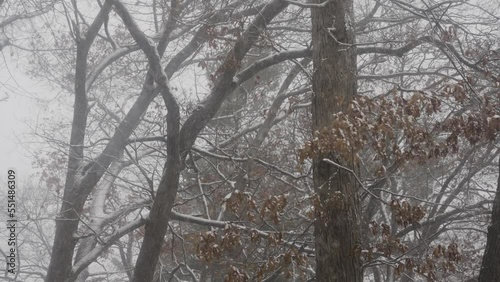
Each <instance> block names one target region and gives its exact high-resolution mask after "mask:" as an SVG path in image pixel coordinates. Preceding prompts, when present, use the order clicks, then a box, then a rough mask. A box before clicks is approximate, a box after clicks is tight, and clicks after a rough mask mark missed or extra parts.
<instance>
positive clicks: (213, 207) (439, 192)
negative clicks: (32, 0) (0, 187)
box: [4, 0, 498, 281]
mask: <svg viewBox="0 0 500 282" xmlns="http://www.w3.org/2000/svg"><path fill="white" fill-rule="evenodd" d="M153 2H154V3H148V4H144V3H141V2H137V3H136V2H123V5H124V9H122V12H121V13H120V14H116V12H113V11H111V12H109V13H106V11H110V10H111V9H110V6H112V5H113V3H115V2H114V1H110V2H104V3H103V2H101V3H99V2H92V1H89V2H78V3H75V2H72V1H67V2H59V4H58V5H56V6H54V9H51V10H50V12H51V14H50V15H51V17H36V18H33V21H34V23H37V25H38V26H41V27H42V28H40V29H36V30H33V32H34V33H35V34H38V35H37V36H33V37H29V38H25V39H26V41H24V42H25V43H24V45H22V46H21V47H23V48H24V49H25V50H26V51H23V52H27V53H23V54H28V55H27V58H29V59H30V61H31V62H32V64H31V65H30V66H29V69H28V71H29V73H30V74H31V75H33V76H34V77H36V78H38V79H43V80H45V81H50V82H52V83H53V85H54V87H57V90H55V92H57V91H61V92H60V93H61V95H59V96H58V97H57V99H54V100H53V104H52V105H51V106H52V108H50V109H47V110H46V111H45V112H44V113H42V114H41V115H40V116H39V117H38V122H37V123H36V124H37V126H36V127H35V126H34V129H35V134H36V135H37V136H36V137H37V138H40V139H38V140H43V141H44V142H45V143H46V144H48V145H49V146H47V147H48V148H46V149H45V150H46V151H49V152H48V154H47V157H46V158H48V159H49V160H53V161H42V159H43V158H44V156H43V155H42V154H38V155H39V159H40V161H39V162H38V163H39V165H40V166H41V168H42V169H45V172H46V174H45V175H44V174H43V173H42V174H41V178H42V180H43V182H42V183H46V184H44V185H46V186H47V188H48V191H50V193H52V194H51V196H52V197H54V198H58V197H59V199H60V197H61V196H62V195H63V194H64V193H66V194H67V195H66V196H64V197H65V199H66V200H68V199H70V200H71V201H73V202H72V206H71V205H70V204H69V203H68V202H63V201H62V199H60V200H59V202H58V203H57V204H54V203H53V202H52V201H47V203H48V205H50V210H49V213H47V214H50V212H51V211H53V210H61V209H60V208H61V205H66V206H65V208H64V209H62V211H63V213H62V215H64V216H67V217H68V218H69V219H71V220H72V221H73V223H71V224H70V223H69V222H68V223H62V221H61V222H60V223H59V224H60V225H61V226H62V225H65V224H66V225H71V226H70V227H71V228H73V230H72V231H71V232H69V231H68V232H67V233H65V235H64V236H65V238H71V240H72V241H69V244H68V246H70V247H74V248H73V249H71V248H67V249H60V250H61V251H64V252H73V254H74V256H73V257H74V259H73V261H71V259H68V260H66V261H64V263H65V269H64V271H69V272H67V273H66V274H64V273H60V274H57V275H60V276H59V277H61V279H68V280H74V279H79V280H80V281H84V280H90V279H95V280H99V279H101V280H109V281H112V280H117V281H123V280H127V279H128V280H132V279H133V276H134V270H133V269H134V266H135V262H136V260H137V257H138V254H139V251H140V247H141V244H142V242H143V241H144V240H145V233H146V232H149V233H151V231H152V230H149V231H146V230H145V228H144V226H145V224H146V220H145V218H148V217H149V215H150V210H151V208H152V205H153V201H157V200H158V199H159V198H158V195H159V194H158V193H159V192H158V191H159V190H158V189H159V188H158V187H159V184H160V183H162V185H163V184H165V183H166V182H165V181H166V180H168V179H167V178H165V177H164V173H165V172H166V171H164V167H165V162H166V160H167V158H168V157H169V156H174V154H175V153H176V152H175V150H174V152H173V153H172V152H170V151H168V148H172V147H169V146H170V145H167V140H169V138H170V140H171V141H172V138H171V137H168V136H167V135H169V134H171V133H168V132H171V131H170V130H171V129H172V125H174V127H175V123H176V122H175V120H172V118H171V117H172V115H171V113H172V112H175V107H174V108H171V109H168V107H167V106H173V105H175V103H173V102H172V103H170V102H167V103H165V101H164V100H163V97H165V98H168V97H169V95H168V91H165V85H164V84H163V82H162V81H163V80H162V79H163V76H162V75H161V71H160V70H159V67H158V63H160V64H161V65H163V67H162V68H163V71H164V72H165V75H166V77H168V84H169V85H168V86H169V87H170V92H171V93H172V96H174V97H175V100H176V104H177V105H178V106H179V119H180V121H179V125H180V126H181V128H184V130H182V129H181V130H180V137H181V138H184V139H182V140H184V141H181V142H180V145H179V146H180V147H182V148H185V149H183V150H180V151H179V154H180V159H181V160H182V161H181V162H180V169H179V185H178V188H177V189H178V190H177V193H176V195H175V197H170V198H169V200H170V201H173V204H172V205H173V208H172V212H171V213H170V214H169V221H168V224H167V223H166V221H165V224H166V225H165V226H163V227H162V228H165V229H166V234H165V236H162V235H161V232H159V233H158V234H157V235H158V237H161V238H162V239H163V242H162V243H163V247H161V248H159V247H158V248H157V249H156V250H157V251H158V252H159V259H158V262H157V263H156V264H155V265H153V263H151V264H150V265H148V267H154V266H156V269H157V270H156V271H155V272H154V275H153V274H152V275H153V276H154V277H153V279H154V280H156V281H164V280H167V281H168V280H170V279H171V280H174V281H175V280H178V281H181V280H184V281H186V280H189V281H220V280H223V279H228V280H240V281H244V280H245V279H247V280H249V279H255V280H259V279H262V280H265V279H267V280H272V279H296V280H301V279H302V280H306V279H311V278H313V277H314V276H315V275H316V271H315V268H316V263H315V257H314V254H315V247H314V245H315V244H314V234H313V228H312V226H313V222H314V221H313V218H314V207H315V204H317V203H318V201H316V199H317V198H316V197H315V196H314V195H315V193H314V189H313V180H312V175H311V166H312V162H311V161H310V158H309V157H314V154H313V153H311V152H309V151H308V150H309V149H308V148H310V146H315V145H316V143H315V142H316V141H315V139H314V138H312V135H311V126H312V125H311V123H312V118H311V114H310V110H311V109H310V108H311V106H312V105H311V98H312V97H311V96H312V95H311V85H312V80H311V79H312V77H313V76H314V74H315V67H313V66H312V65H313V64H311V63H310V60H311V56H312V50H311V49H310V48H309V46H311V40H312V37H311V9H313V10H315V9H321V7H320V8H318V7H314V5H313V6H311V5H310V4H304V3H300V2H294V1H288V2H285V1H255V2H251V3H249V2H248V1H197V0H193V1H182V2H180V3H178V2H177V1H174V2H172V1H166V2H165V1H153ZM82 3H85V4H88V5H87V6H85V7H84V6H82V5H83V4H82ZM101 4H102V5H101ZM118 4H119V3H118ZM266 4H270V5H278V6H280V5H285V6H287V7H286V8H284V9H281V10H279V11H278V10H276V13H277V14H276V15H275V16H274V18H273V19H272V20H271V18H266V19H265V21H264V22H265V23H266V28H265V29H263V28H262V27H263V25H262V24H263V22H262V20H263V18H261V16H259V15H263V13H262V12H263V11H264V10H263V9H265V8H264V7H265V5H266ZM317 5H319V6H323V5H327V4H326V3H324V4H317ZM328 5H330V4H328ZM495 5H498V3H496V2H495V1H492V2H491V3H484V4H483V5H482V6H481V7H478V6H474V5H473V4H471V3H467V2H463V1H451V2H450V1H447V2H443V3H441V2H439V3H430V2H425V1H420V2H415V1H414V2H413V3H406V2H405V3H403V2H401V1H379V2H374V1H366V2H365V1H355V2H354V9H353V10H354V13H355V24H354V29H355V32H356V36H357V40H356V45H355V47H356V48H353V47H354V46H350V48H347V47H349V46H346V50H349V51H350V50H351V49H356V55H357V61H358V63H357V68H358V69H357V72H358V75H357V79H358V95H357V97H356V99H354V101H353V102H352V103H351V105H350V106H348V105H347V104H348V103H346V104H344V105H343V106H344V107H342V111H339V112H338V113H336V114H335V115H334V116H333V117H331V120H330V125H329V126H327V125H325V126H326V127H327V129H326V130H323V131H320V135H319V136H317V137H318V139H317V140H323V139H322V138H321V137H322V136H324V137H325V138H326V139H325V141H331V140H335V141H336V142H333V143H332V142H325V143H323V144H322V146H323V148H324V149H325V151H328V152H337V153H338V152H344V151H347V152H352V154H351V155H352V156H353V159H356V160H357V163H358V164H359V170H355V169H353V172H355V175H356V177H358V178H359V181H358V184H359V187H358V188H361V189H359V190H358V191H359V193H360V195H359V198H360V200H361V204H362V206H361V210H360V216H359V221H360V226H361V228H362V232H361V233H362V235H363V237H362V240H361V246H360V247H361V248H360V250H359V251H360V252H361V260H362V267H363V270H364V276H365V277H366V278H367V279H372V280H376V281H383V280H386V281H396V280H404V279H408V280H409V279H413V280H419V279H428V280H432V279H434V280H439V281H446V279H450V280H451V279H455V280H465V278H470V277H474V276H477V273H478V270H479V261H480V257H481V252H482V249H481V248H482V247H483V246H484V238H485V230H486V226H487V224H488V214H490V213H491V210H490V205H491V203H492V198H493V197H492V195H493V194H492V192H493V191H494V190H495V187H494V185H492V183H493V182H494V181H495V179H496V178H497V173H498V168H497V164H496V161H495V158H497V156H498V150H497V148H496V130H497V129H496V128H497V127H496V126H497V118H496V116H495V115H496V112H497V110H496V104H497V97H496V93H497V89H498V85H497V84H496V76H495V74H496V73H498V71H497V70H498V68H497V65H496V64H495V62H496V61H495V60H496V58H497V57H496V56H497V55H496V53H495V50H496V49H495V48H496V47H495V45H494V44H493V43H494V42H495V40H496V36H497V34H496V33H495V32H496V31H495V29H494V28H493V27H494V26H495V25H494V24H493V23H495V22H496V18H495V17H494V14H490V13H489V12H490V11H495V9H496V8H497V6H495ZM273 7H277V6H273ZM485 7H487V9H486V8H485ZM268 9H270V8H268ZM116 10H117V11H118V9H116ZM127 11H128V13H129V14H130V17H127V16H126V13H127ZM267 11H270V10H267ZM268 15H269V14H268ZM259 17H260V18H259ZM122 18H125V19H123V20H122ZM130 18H132V19H133V20H134V21H135V22H136V23H137V24H136V25H134V24H131V22H132V21H131V20H130ZM100 21H102V23H101V27H100V28H99V29H97V27H96V26H97V25H98V24H99V22H100ZM38 23H40V24H38ZM93 23H94V24H93ZM126 23H127V24H126ZM44 26H45V27H46V28H43V27H44ZM94 27H95V28H94ZM255 27H259V29H258V31H259V32H258V36H257V32H256V30H255ZM479 27H481V28H479ZM327 30H328V27H327ZM52 31H53V32H52ZM332 31H334V30H333V29H332ZM254 32H255V33H254ZM93 33H94V34H95V38H94V39H93V41H92V40H91V38H92V34H93ZM141 33H143V34H141ZM132 34H133V35H134V36H132ZM252 36H256V37H252ZM144 37H145V38H147V40H146V41H147V44H149V45H150V46H153V45H154V46H156V47H155V48H156V50H157V51H158V54H157V55H158V57H156V54H154V52H153V53H151V52H150V51H147V50H152V49H151V48H150V47H147V48H145V47H144V46H145V44H144V42H146V41H145V40H144ZM248 38H254V39H252V40H254V41H252V42H253V43H252V45H251V47H250V49H248V50H247V52H241V53H239V52H240V51H241V50H243V51H244V50H246V48H247V47H248V45H247V44H250V43H251V42H250V41H246V40H247V39H248ZM330 39H332V40H334V39H333V38H330ZM89 42H91V43H92V44H91V45H89V46H87V45H86V44H89ZM139 42H142V43H141V44H142V46H141V45H140V44H139ZM335 43H336V42H335ZM238 46H240V47H238ZM13 47H14V46H12V45H11V46H9V47H7V48H13ZM243 47H245V48H243ZM86 48H88V52H87V53H85V50H86ZM163 48H164V49H163ZM239 48H243V49H239ZM143 49H146V52H145V51H144V50H143ZM162 49H163V50H164V52H161V50H162ZM4 50H10V49H6V48H4ZM16 50H20V49H16ZM235 50H236V55H237V56H236V57H237V58H240V59H238V60H237V61H236V65H232V63H234V62H232V61H231V60H230V59H231V58H232V55H231V54H235V53H234V52H235ZM237 50H240V51H237ZM85 54H87V55H85ZM146 54H148V56H146ZM243 55H244V56H243ZM159 58H161V59H159ZM85 65H86V68H87V71H83V70H84V66H85ZM155 66H156V68H155ZM75 70H78V71H76V73H75ZM233 72H234V73H233ZM158 73H159V74H160V75H159V76H158ZM155 79H159V80H160V81H159V82H158V81H157V80H155ZM82 81H84V82H85V84H84V85H83V84H82ZM222 81H224V82H226V83H227V84H221V83H222ZM75 82H77V83H75ZM69 85H72V86H69ZM75 85H79V88H76V87H74V86H75ZM161 85H163V86H162V87H163V88H162V87H160V86H161ZM83 86H84V90H85V91H83V90H82V89H83V88H82V87H83ZM77 89H78V92H77V91H76V90H77ZM161 89H163V90H164V91H163V92H162V91H160V90H161ZM167 90H168V89H167ZM75 93H79V94H78V95H76V96H73V95H74V94H75ZM82 93H84V94H85V95H83V94H82ZM160 93H164V94H167V95H166V96H164V95H158V94H160ZM63 94H67V95H63ZM214 97H215V98H214ZM73 98H77V100H75V101H78V103H77V104H76V106H77V107H75V108H73V107H71V105H72V104H73V103H74V102H75V101H72V99H73ZM85 101H86V102H85ZM79 105H80V106H82V107H81V108H80V107H79ZM74 109H77V112H78V113H79V114H80V115H82V116H83V115H85V116H86V122H82V120H81V119H80V118H78V119H76V120H77V124H78V126H79V127H78V128H79V130H77V127H75V129H74V130H73V131H74V134H73V136H74V138H76V139H73V141H72V142H73V143H71V144H69V143H68V141H67V140H68V137H67V136H70V133H71V130H72V129H71V125H70V124H69V123H68V122H67V121H68V120H69V119H70V118H71V115H73V110H74ZM83 109H86V110H85V111H84V110H83ZM209 109H210V110H209ZM217 109H219V110H217ZM168 116H169V117H170V121H169V122H167V119H166V117H168ZM43 117H46V119H43ZM194 117H196V118H194ZM42 120H43V121H47V122H40V121H42ZM49 121H50V122H49ZM75 126H76V125H75ZM188 128H191V129H193V130H187V129H188ZM82 130H84V133H85V134H84V135H83V136H82ZM174 132H175V130H174ZM191 133H193V135H191ZM75 136H76V137H75ZM169 136H172V135H169ZM77 137H78V138H77ZM174 139H175V138H174ZM188 141H189V142H188ZM75 142H76V143H75ZM169 142H170V141H169ZM190 142H192V143H190ZM329 146H331V147H329ZM174 147H175V146H174ZM68 148H71V154H69V153H68ZM301 148H302V149H303V150H300V149H301ZM346 149H347V150H346ZM37 152H38V151H37ZM52 152H54V154H51V153H52ZM301 157H302V160H301ZM344 159H348V158H344ZM330 160H331V161H335V160H334V159H330ZM66 161H67V162H68V163H66ZM337 163H338V161H337ZM178 164H179V163H178ZM68 165H69V166H68ZM63 167H65V168H64V169H62V168H63ZM67 168H70V169H69V170H67ZM332 168H333V167H332ZM54 171H57V172H59V173H63V174H66V173H67V174H68V176H71V177H70V178H69V180H70V181H69V182H68V181H65V180H64V179H65V178H66V177H65V176H61V175H60V174H59V173H50V172H54ZM169 171H170V172H171V171H172V170H169ZM174 171H175V170H174ZM347 175H350V176H352V177H354V174H352V173H351V174H347ZM162 178H163V182H162ZM169 179H175V177H174V178H169ZM71 182H73V184H71ZM49 184H50V185H49ZM61 184H66V185H69V186H71V187H72V188H71V190H69V189H66V188H63V187H62V185H61ZM70 184H71V185H70ZM69 186H68V187H69ZM164 187H166V186H164ZM170 187H172V186H170ZM73 189H75V190H73ZM162 189H166V188H162ZM166 190H168V191H169V192H173V191H174V190H173V189H166ZM76 191H79V193H78V195H77V194H74V193H73V192H76ZM162 193H163V192H162ZM75 195H77V196H75ZM160 198H161V197H160ZM64 203H66V204H64ZM169 203H172V202H169ZM70 206H71V207H72V208H73V210H71V209H70V210H67V209H66V208H68V207H70ZM165 206H166V207H167V205H165ZM153 210H155V213H156V212H157V211H159V210H158V206H157V207H156V208H154V209H153ZM167 210H168V209H167ZM165 213H167V212H166V211H163V212H159V213H158V214H157V216H158V217H156V218H157V220H161V218H162V216H164V215H165ZM160 215H161V216H160ZM48 216H50V215H48ZM31 218H32V219H33V221H37V222H38V223H39V224H41V225H43V227H44V228H47V229H46V230H49V232H45V233H43V234H41V235H40V238H45V240H46V241H48V242H51V241H52V238H53V237H52V235H53V234H50V233H51V232H50V230H53V229H52V228H53V227H52V226H51V225H50V224H48V223H47V222H46V221H43V220H42V219H40V218H39V217H37V216H36V214H32V215H31ZM75 222H76V223H75ZM29 226H30V227H32V226H34V225H32V222H31V221H30V225H29ZM149 229H151V228H149ZM33 234H37V233H33ZM370 234H371V235H370ZM42 235H44V236H42ZM70 235H71V236H70ZM64 236H63V237H64ZM33 238H34V237H33ZM60 238H61V237H60ZM148 238H152V236H150V235H148ZM467 238H473V239H472V240H468V239H467ZM148 240H149V239H148ZM41 241H42V239H40V242H41ZM56 241H57V242H59V243H61V242H66V241H64V240H59V239H57V240H56ZM156 241H157V242H156V244H160V243H161V242H160V243H159V241H161V240H156ZM40 242H39V241H37V240H33V242H30V244H28V245H26V250H27V252H26V253H30V251H31V253H34V252H32V250H35V249H36V246H37V245H36V244H39V243H40ZM30 245H31V247H30ZM48 245H51V243H49V244H48ZM49 247H52V246H49ZM56 248H59V247H56ZM56 253H57V252H56ZM53 255H54V253H53ZM66 255H67V257H68V258H71V257H72V256H69V255H68V254H66ZM460 258H461V259H460ZM57 259H58V258H53V260H57ZM143 261H146V262H147V260H143ZM47 265H48V262H47V260H33V265H31V266H30V267H31V269H29V270H35V269H36V270H39V271H38V272H39V273H42V274H45V273H46V272H47ZM55 265H56V264H53V266H51V267H50V271H49V272H51V273H52V274H50V275H55V273H56V271H57V270H58V268H57V267H55ZM143 265H145V264H143ZM137 269H144V268H137ZM27 270H28V269H27ZM59 270H63V269H62V268H61V269H59ZM452 270H456V271H455V272H453V271H452ZM64 271H63V272H64ZM137 271H139V270H137ZM148 271H150V270H148ZM151 272H152V271H151ZM23 275H28V274H27V273H25V274H23ZM78 276H79V277H78ZM25 277H27V276H22V277H21V276H20V277H18V280H22V279H23V278H25ZM63 277H64V278H63Z"/></svg>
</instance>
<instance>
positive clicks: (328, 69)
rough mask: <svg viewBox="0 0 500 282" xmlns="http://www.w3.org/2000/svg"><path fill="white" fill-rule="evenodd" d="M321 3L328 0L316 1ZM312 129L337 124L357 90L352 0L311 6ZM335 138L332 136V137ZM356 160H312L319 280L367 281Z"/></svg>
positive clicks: (333, 157) (330, 156)
mask: <svg viewBox="0 0 500 282" xmlns="http://www.w3.org/2000/svg"><path fill="white" fill-rule="evenodd" d="M314 2H316V3H321V2H324V0H316V1H314ZM311 10H312V12H311V13H312V39H313V63H314V73H313V92H314V94H313V101H312V108H313V109H312V112H313V126H312V128H313V132H316V131H320V130H322V129H324V128H325V127H329V126H330V125H331V124H332V120H333V114H334V113H337V112H339V111H343V110H346V109H347V108H348V105H349V103H350V101H351V100H352V99H353V97H354V95H355V94H356V50H355V47H354V46H353V45H352V44H354V29H353V25H354V20H353V1H352V0H333V1H330V2H329V3H328V4H327V5H326V6H325V7H321V8H312V9H311ZM332 141H333V140H332ZM325 158H326V159H329V160H332V161H333V162H335V163H337V164H339V165H341V166H343V167H346V168H349V169H351V170H352V171H354V172H356V171H357V169H356V164H355V162H354V160H353V158H349V159H347V158H341V157H340V156H339V154H336V153H335V152H329V153H320V154H319V155H318V156H316V157H315V159H314V160H313V179H314V187H315V191H316V193H317V194H318V196H319V200H320V201H319V202H320V204H319V205H318V207H317V211H316V222H315V231H314V235H315V245H316V281H340V282H345V281H350V282H360V281H362V271H361V261H360V256H359V250H360V249H359V248H360V230H359V228H360V224H359V220H360V215H359V197H358V195H357V192H358V191H357V190H358V184H357V183H356V179H355V178H354V177H353V175H352V173H350V172H349V171H347V170H346V169H343V168H340V166H337V165H334V164H332V163H328V162H325V161H323V159H325Z"/></svg>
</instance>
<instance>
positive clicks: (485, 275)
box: [479, 161, 500, 282]
mask: <svg viewBox="0 0 500 282" xmlns="http://www.w3.org/2000/svg"><path fill="white" fill-rule="evenodd" d="M499 171H500V161H499ZM487 281H500V175H499V176H498V183H497V192H496V194H495V200H494V201H493V212H492V214H491V224H490V226H489V227H488V239H487V241H486V249H485V250H484V256H483V263H482V264H481V270H480V272H479V282H487Z"/></svg>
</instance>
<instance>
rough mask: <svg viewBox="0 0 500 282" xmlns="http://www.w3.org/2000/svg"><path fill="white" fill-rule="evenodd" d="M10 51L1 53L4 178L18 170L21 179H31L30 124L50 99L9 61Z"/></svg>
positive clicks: (0, 164)
mask: <svg viewBox="0 0 500 282" xmlns="http://www.w3.org/2000/svg"><path fill="white" fill-rule="evenodd" d="M7 49H8V48H6V49H4V52H3V54H2V53H0V99H1V98H4V97H6V96H9V98H8V99H7V100H5V101H1V102H0V179H2V180H4V179H5V177H6V170H7V169H8V168H11V167H13V168H15V169H16V170H17V173H18V179H20V180H22V178H26V177H29V174H30V173H31V172H32V169H31V161H32V158H31V155H32V154H33V153H32V152H30V151H28V150H27V148H28V146H27V145H28V144H29V143H30V142H32V141H33V138H32V136H30V133H31V129H30V126H29V123H30V122H31V121H33V119H34V117H36V115H37V114H39V113H40V111H41V109H40V107H39V101H40V100H39V99H40V98H43V97H47V96H49V93H48V90H47V89H48V88H47V87H46V86H43V85H41V84H40V83H36V82H35V81H34V80H32V79H30V78H29V77H27V76H26V75H24V73H23V70H22V69H20V68H18V66H16V65H17V64H16V63H15V62H12V61H9V58H8V57H7V56H8V53H7V54H5V53H6V52H5V51H7V52H8V50H7Z"/></svg>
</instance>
